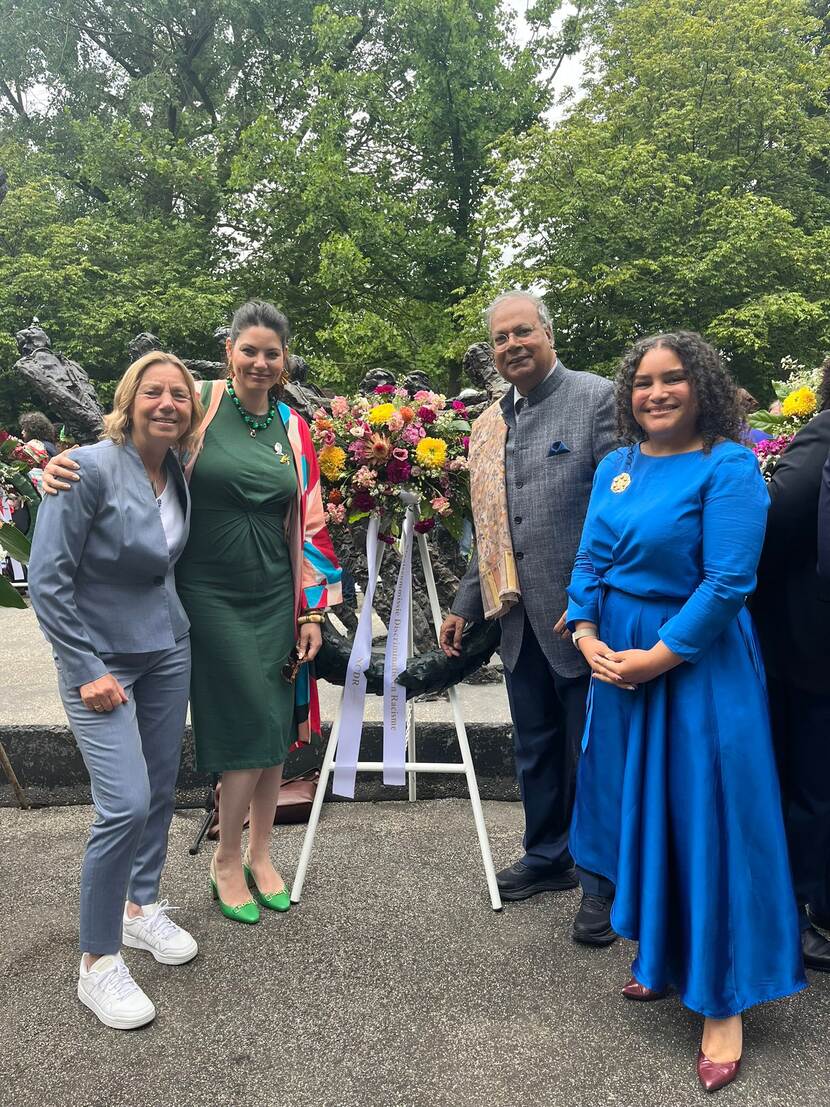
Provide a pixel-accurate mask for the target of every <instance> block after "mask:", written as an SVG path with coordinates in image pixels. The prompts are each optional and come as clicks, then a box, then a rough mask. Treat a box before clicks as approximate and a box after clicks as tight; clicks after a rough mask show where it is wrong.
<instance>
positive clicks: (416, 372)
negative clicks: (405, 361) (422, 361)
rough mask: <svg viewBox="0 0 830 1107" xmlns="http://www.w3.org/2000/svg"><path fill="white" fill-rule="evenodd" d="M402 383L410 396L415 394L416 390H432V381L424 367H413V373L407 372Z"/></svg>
mask: <svg viewBox="0 0 830 1107" xmlns="http://www.w3.org/2000/svg"><path fill="white" fill-rule="evenodd" d="M402 385H403V387H404V388H405V389H406V390H407V392H408V393H409V395H410V396H414V395H415V393H416V392H432V381H431V380H430V379H429V377H428V376H427V375H426V373H425V372H424V371H423V370H422V369H413V370H412V372H411V373H407V375H406V376H405V377H404V379H403V382H402Z"/></svg>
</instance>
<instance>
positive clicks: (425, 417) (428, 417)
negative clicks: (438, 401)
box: [418, 406, 438, 423]
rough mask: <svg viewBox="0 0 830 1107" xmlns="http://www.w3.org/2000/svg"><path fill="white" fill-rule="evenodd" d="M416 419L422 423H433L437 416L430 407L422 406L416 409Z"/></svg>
mask: <svg viewBox="0 0 830 1107" xmlns="http://www.w3.org/2000/svg"><path fill="white" fill-rule="evenodd" d="M418 418H419V419H420V420H421V422H422V423H434V422H435V420H436V419H437V418H438V416H437V415H436V414H435V412H434V411H433V410H432V408H431V407H426V406H424V407H419V408H418Z"/></svg>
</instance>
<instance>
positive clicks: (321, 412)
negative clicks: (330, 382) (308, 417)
mask: <svg viewBox="0 0 830 1107" xmlns="http://www.w3.org/2000/svg"><path fill="white" fill-rule="evenodd" d="M328 417H329V413H328V412H327V411H326V409H325V408H324V407H318V408H317V410H316V411H315V412H314V418H315V419H322V420H323V422H325V421H326V419H328Z"/></svg>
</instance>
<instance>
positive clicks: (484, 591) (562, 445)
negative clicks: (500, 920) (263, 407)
mask: <svg viewBox="0 0 830 1107" xmlns="http://www.w3.org/2000/svg"><path fill="white" fill-rule="evenodd" d="M487 321H488V325H489V330H490V342H491V345H492V348H493V356H494V360H495V364H496V368H497V369H498V371H499V373H500V374H501V375H502V377H503V378H504V379H505V380H506V381H507V383H508V384H509V385H510V386H511V387H510V388H509V389H508V391H507V392H506V393H505V395H504V397H503V398H502V399H501V400H498V401H496V402H495V403H494V404H492V405H491V406H490V407H489V408H487V409H486V410H485V411H484V412H483V413H482V414H481V415H480V416H479V417H478V418H477V419H476V420H475V422H474V423H473V430H472V434H471V440H470V472H471V487H472V504H473V522H474V525H475V531H476V550H475V552H474V553H473V556H472V558H471V560H470V565H469V568H468V570H467V573H466V575H465V576H464V578H463V579H462V581H461V584H460V587H459V589H458V593H457V595H456V597H455V600H454V601H453V604H452V608H451V612H450V614H449V615H448V616H447V617H446V619H445V620H444V622H443V624H442V626H441V634H440V641H441V646H442V648H443V650H444V652H445V653H446V654H447V656H450V657H453V656H457V655H458V654H459V653H460V652H461V650H462V649H463V648H464V647H463V638H462V634H463V631H464V627H465V625H466V624H467V623H468V622H474V621H481V620H483V619H485V618H487V619H493V618H497V619H498V620H499V622H500V624H501V645H500V647H499V649H500V653H501V657H502V661H503V662H504V667H505V680H506V683H507V694H508V698H509V701H510V714H511V717H512V719H513V736H514V743H515V754H516V775H517V777H518V781H519V788H520V791H521V797H522V806H523V808H524V816H525V834H524V840H523V846H524V852H523V854H522V856H521V857H520V858H519V859H518V860H516V861H515V862H514V863H513V864H512V865H509V866H508V867H507V868H505V869H502V871H501V872H500V873H498V885H499V891H500V893H501V895H502V897H503V898H504V899H506V900H520V899H525V898H527V897H528V896H532V895H536V894H537V893H538V892H545V891H560V890H563V889H568V888H574V887H576V885H577V875H576V873H575V871H574V868H573V861H572V859H571V855H570V852H569V850H568V826H569V823H570V818H571V809H572V806H573V789H574V774H575V769H576V762H577V758H578V755H579V739H580V736H581V734H582V731H583V728H584V725H585V700H586V696H587V692H588V679H589V670H588V666H587V665H586V664H585V663H584V662H583V660H582V658H581V657H580V656H579V654H578V653H576V651H574V650H573V648H572V647H571V644H570V641H569V640H568V639H569V635H568V632H567V629H566V628H565V621H564V610H565V602H566V596H565V586H566V584H567V581H568V575H569V573H570V569H571V566H572V565H573V559H574V555H575V553H576V548H577V545H578V542H579V535H580V532H581V530H582V522H583V519H584V517H585V509H586V508H587V506H588V497H589V495H590V492H591V482H592V480H593V476H594V471H595V469H596V467H597V465H598V464H599V462H600V461H601V459H602V458H603V457H604V456H605V454H607V453H608V451H609V450H610V449H612V448H613V447H614V446H615V445H616V444H617V437H616V431H615V429H614V412H613V386H612V385H611V382H610V381H607V380H605V379H603V378H602V377H598V376H595V375H594V374H593V373H575V372H572V371H571V370H570V369H566V368H565V366H564V365H563V364H562V363H561V361H559V359H558V357H557V354H556V350H555V348H554V342H553V332H552V329H551V321H550V316H549V314H548V311H547V308H546V307H545V305H544V303H543V302H542V301H541V300H540V299H539V298H538V297H536V296H534V295H532V294H531V293H529V292H523V291H514V292H508V293H505V294H504V295H503V296H500V297H498V299H496V300H495V301H494V302H493V303H492V304H491V305H490V308H489V309H488V312H487ZM580 879H581V881H582V890H583V897H582V903H581V906H580V909H579V912H578V914H577V916H576V919H575V921H574V926H573V937H574V938H575V939H576V940H577V941H580V942H585V943H587V944H590V945H608V944H609V943H610V942H613V941H614V937H615V935H614V932H613V930H612V929H611V926H610V923H609V912H610V906H611V899H612V897H613V894H614V889H613V886H612V885H611V884H610V883H609V882H608V881H607V880H605V879H604V878H601V877H598V876H596V875H595V874H593V873H589V872H584V873H581V874H580Z"/></svg>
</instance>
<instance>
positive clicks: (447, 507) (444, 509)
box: [430, 496, 452, 515]
mask: <svg viewBox="0 0 830 1107" xmlns="http://www.w3.org/2000/svg"><path fill="white" fill-rule="evenodd" d="M430 504H431V507H432V510H433V511H434V512H435V514H436V515H451V514H452V505H451V504H450V501H449V500H448V499H447V498H446V497H445V496H436V497H435V499H434V500H432V501H430Z"/></svg>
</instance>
